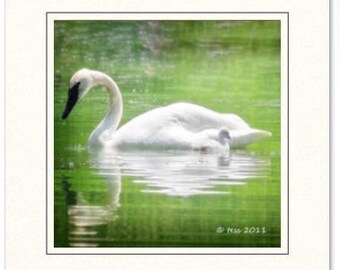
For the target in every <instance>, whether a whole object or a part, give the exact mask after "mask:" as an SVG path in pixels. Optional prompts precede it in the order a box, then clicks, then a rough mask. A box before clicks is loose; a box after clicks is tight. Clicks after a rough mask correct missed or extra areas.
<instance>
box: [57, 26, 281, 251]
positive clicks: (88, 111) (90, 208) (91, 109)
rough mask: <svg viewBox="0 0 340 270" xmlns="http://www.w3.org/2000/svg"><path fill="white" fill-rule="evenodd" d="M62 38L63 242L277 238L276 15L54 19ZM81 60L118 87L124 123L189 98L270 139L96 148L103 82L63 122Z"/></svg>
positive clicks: (180, 243)
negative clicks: (217, 146)
mask: <svg viewBox="0 0 340 270" xmlns="http://www.w3.org/2000/svg"><path fill="white" fill-rule="evenodd" d="M54 46H55V47H54V57H55V59H54V68H55V70H54V72H55V73H54V78H55V80H54V85H55V91H54V245H55V247H279V246H280V236H281V234H280V231H281V229H280V223H281V220H280V216H281V212H280V207H281V206H280V190H281V189H280V181H281V179H280V162H281V158H280V156H281V155H280V132H281V131H280V22H279V21H125V22H119V21H57V22H55V43H54ZM84 67H87V68H90V69H95V70H100V71H103V72H105V73H107V74H109V75H110V76H112V77H113V78H114V80H115V81H116V82H117V84H118V85H119V87H120V89H121V92H122V95H123V102H124V112H123V118H122V122H121V125H122V124H124V123H126V122H127V121H128V120H130V119H132V118H133V117H135V116H137V115H139V114H141V113H143V112H146V111H148V110H150V109H153V108H156V107H159V106H163V105H167V104H170V103H174V102H178V101H185V102H191V103H196V104H199V105H201V106H204V107H207V108H209V109H213V110H215V111H218V112H223V113H235V114H238V115H239V116H241V117H242V118H243V119H244V120H246V121H247V122H248V123H249V124H250V125H251V126H253V127H256V128H259V129H264V130H268V131H270V132H272V137H270V138H266V139H264V140H263V141H260V142H257V143H254V144H252V145H249V146H247V147H246V148H245V149H232V150H231V151H230V152H229V153H227V154H225V155H221V154H214V153H204V152H190V151H189V152H184V151H182V152H181V151H126V152H117V151H113V150H112V149H103V150H100V151H91V150H90V149H89V148H88V144H87V143H88V137H89V135H90V133H91V132H92V130H93V129H94V128H95V127H96V125H97V124H98V123H99V122H100V121H101V119H102V118H103V117H104V115H105V112H106V110H107V108H108V96H107V93H106V91H105V89H103V88H100V87H97V88H96V90H94V91H91V92H90V93H89V94H88V95H87V96H86V98H84V99H83V100H82V101H81V102H79V104H77V105H76V107H75V108H74V110H73V111H72V113H71V114H70V116H69V117H68V118H67V120H61V114H62V112H63V109H64V106H65V103H66V99H67V89H68V83H69V80H70V77H71V76H72V75H73V73H74V72H75V71H77V70H78V69H81V68H84Z"/></svg>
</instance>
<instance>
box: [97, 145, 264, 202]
mask: <svg viewBox="0 0 340 270" xmlns="http://www.w3.org/2000/svg"><path fill="white" fill-rule="evenodd" d="M91 164H92V166H93V167H94V168H96V169H97V172H98V174H100V175H103V176H104V177H105V179H106V180H107V181H109V182H112V181H120V179H121V177H122V176H123V175H126V176H133V178H134V179H135V180H134V183H136V184H142V185H141V192H148V193H161V194H164V195H169V196H192V195H203V194H221V193H222V194H223V193H227V192H226V191H219V190H218V189H217V187H218V186H221V185H242V184H245V183H246V180H247V179H254V178H259V177H264V176H265V175H266V174H267V171H268V170H267V169H268V166H269V160H268V159H262V158H258V157H256V156H254V155H252V154H250V153H249V152H246V151H233V152H230V153H229V155H223V156H221V155H217V154H214V153H204V152H180V151H173V152H170V151H165V152H114V151H113V150H108V149H104V150H102V151H100V152H97V153H92V155H91Z"/></svg>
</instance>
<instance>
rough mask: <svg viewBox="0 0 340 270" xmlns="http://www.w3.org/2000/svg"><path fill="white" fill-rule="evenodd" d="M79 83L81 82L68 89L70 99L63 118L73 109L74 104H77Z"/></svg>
mask: <svg viewBox="0 0 340 270" xmlns="http://www.w3.org/2000/svg"><path fill="white" fill-rule="evenodd" d="M79 85H80V82H78V83H76V84H75V85H73V86H72V87H71V88H70V89H69V90H68V99H67V103H66V106H65V110H64V113H63V115H62V116H61V118H62V119H66V118H67V116H68V115H69V114H70V112H71V111H72V109H73V107H74V105H76V103H77V101H78V94H79Z"/></svg>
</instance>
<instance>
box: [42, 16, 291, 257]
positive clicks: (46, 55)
mask: <svg viewBox="0 0 340 270" xmlns="http://www.w3.org/2000/svg"><path fill="white" fill-rule="evenodd" d="M49 14H285V15H287V252H285V253H274V252H273V253H225V252H223V253H192V252H188V253H159V252H158V253H128V252H126V253H109V252H105V253H100V252H99V253H50V252H49V251H48V172H49V171H48V153H49V152H48V151H49V149H48V98H49V96H48V71H49V62H48V51H49V50H48V48H49V43H48V34H49V33H48V16H49ZM45 15H46V17H45V19H46V25H45V30H46V31H45V34H46V37H45V41H46V51H45V57H46V74H45V80H46V81H45V85H46V122H45V124H46V191H45V192H46V195H45V196H46V205H45V207H46V211H45V212H46V219H45V226H46V231H45V235H46V251H45V254H46V255H199V256H200V255H212V256H215V255H289V254H290V253H289V178H290V175H289V12H278V11H273V12H267V11H266V12H238V11H236V12H232V11H231V12H223V11H211V12H210V11H204V12H188V11H184V12H175V11H169V12H164V11H159V12H158V11H145V12H142V11H140V12H139V11H132V12H128V11H118V12H107V11H103V12H101V11H98V12H89V11H87V12H79V11H76V12H71V11H65V12H64V11H52V12H49V11H47V12H46V14H45ZM281 33H282V32H281ZM281 60H282V58H281ZM281 128H282V126H281ZM281 140H282V137H281ZM281 180H282V179H281ZM281 194H282V193H281ZM281 202H282V198H281ZM281 240H282V234H281ZM143 248H144V247H143ZM145 248H146V249H147V248H148V247H145ZM167 248H168V247H157V249H167ZM196 248H201V247H196ZM211 248H214V247H211ZM255 248H256V247H255ZM257 248H259V249H261V247H257ZM266 248H267V247H266ZM124 249H131V247H127V248H124ZM190 249H195V247H191V248H190ZM205 249H209V248H205Z"/></svg>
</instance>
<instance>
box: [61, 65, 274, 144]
mask: <svg viewBox="0 0 340 270" xmlns="http://www.w3.org/2000/svg"><path fill="white" fill-rule="evenodd" d="M96 85H102V86H104V87H105V88H106V89H107V91H108V93H109V100H110V107H109V111H108V112H107V114H106V116H105V118H104V119H103V120H102V121H101V122H100V124H99V125H98V126H97V127H96V129H95V130H94V131H93V132H92V134H91V135H90V138H89V144H90V145H99V146H104V147H113V148H119V149H122V148H123V149H126V148H147V149H149V148H162V149H194V150H210V149H212V150H214V149H219V150H220V149H222V150H228V149H229V146H230V147H231V148H236V147H244V146H246V145H247V144H250V143H252V142H255V141H257V140H259V139H261V138H264V137H268V136H271V133H270V132H268V131H264V130H258V129H253V128H251V127H249V125H248V124H247V123H246V122H244V121H243V120H242V119H241V118H240V117H239V116H237V115H235V114H221V113H217V112H214V111H212V110H209V109H206V108H203V107H201V106H198V105H194V104H190V103H182V102H181V103H175V104H171V105H168V106H165V107H160V108H156V109H153V110H151V111H148V112H146V113H143V114H141V115H139V116H137V117H136V118H134V119H132V120H131V121H129V122H128V123H126V124H125V125H124V126H122V127H121V128H119V129H118V130H117V127H118V125H119V122H120V119H121V117H122V113H123V101H122V96H121V93H120V91H119V88H118V86H117V84H116V83H115V82H114V81H113V80H112V79H111V78H110V77H109V76H108V75H106V74H105V73H102V72H99V71H94V70H89V69H81V70H79V71H77V72H76V73H75V74H74V75H73V76H72V78H71V81H70V88H69V92H68V100H67V104H66V107H65V110H64V113H63V115H62V119H65V118H66V117H67V116H68V115H69V113H70V112H71V110H72V108H73V107H74V105H75V104H76V103H77V101H78V100H80V99H82V98H83V97H84V96H85V95H86V93H88V91H89V90H90V89H92V88H93V87H94V86H96Z"/></svg>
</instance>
